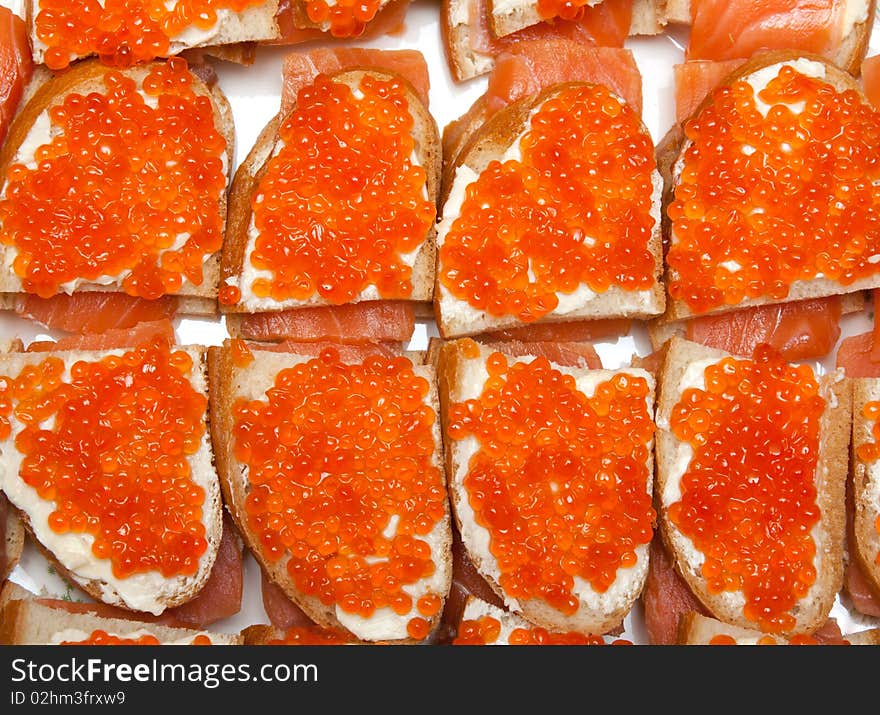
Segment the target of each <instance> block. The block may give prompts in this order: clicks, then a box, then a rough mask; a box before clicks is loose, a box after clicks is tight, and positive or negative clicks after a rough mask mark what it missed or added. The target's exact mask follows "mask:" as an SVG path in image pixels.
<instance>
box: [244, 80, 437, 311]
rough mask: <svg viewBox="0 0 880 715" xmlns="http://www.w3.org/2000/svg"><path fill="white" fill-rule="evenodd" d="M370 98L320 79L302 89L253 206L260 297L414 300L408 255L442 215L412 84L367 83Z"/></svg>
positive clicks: (363, 85) (336, 301) (364, 84)
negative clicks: (417, 127) (420, 140)
mask: <svg viewBox="0 0 880 715" xmlns="http://www.w3.org/2000/svg"><path fill="white" fill-rule="evenodd" d="M359 89H360V92H361V93H362V94H363V97H356V96H355V94H354V93H353V92H352V90H351V88H350V87H348V86H347V85H345V84H341V83H338V82H333V81H332V80H330V79H329V78H328V77H326V76H325V75H319V76H318V77H317V78H316V79H315V81H314V83H313V84H311V85H308V86H306V87H304V88H303V89H301V90H300V91H299V94H298V99H297V104H296V108H295V109H294V110H293V111H292V112H291V113H290V114H289V115H288V116H287V118H286V119H285V120H284V123H283V124H282V125H281V129H280V130H279V140H280V142H282V144H281V147H282V148H281V150H280V151H279V153H278V154H277V155H275V156H273V157H272V158H271V159H270V160H269V162H268V166H267V168H266V172H265V174H264V175H263V178H262V179H261V180H260V183H259V186H258V187H257V190H256V191H255V192H254V196H253V198H252V207H253V221H254V225H255V227H256V229H257V232H258V233H257V236H256V239H255V244H254V248H253V251H252V253H251V255H250V262H251V264H252V265H253V267H254V268H256V269H258V270H260V271H266V272H268V273H269V274H271V276H261V277H258V278H255V279H254V280H253V282H252V284H251V289H252V290H253V292H254V294H255V295H256V296H257V297H259V298H267V297H268V298H271V299H272V300H275V301H279V302H281V301H285V300H295V301H305V300H307V299H309V298H312V297H313V296H315V295H316V294H317V295H319V296H320V297H321V298H323V299H325V300H326V301H328V302H330V303H334V304H337V305H338V304H341V303H348V302H351V301H352V300H354V299H355V298H356V297H357V296H358V295H359V294H360V293H361V292H362V291H364V290H365V289H366V288H367V287H369V286H375V287H376V289H377V290H378V292H379V295H380V297H381V298H385V299H394V298H408V297H409V296H410V295H411V294H412V289H413V285H412V267H411V266H409V265H407V263H406V262H405V260H404V255H406V254H409V253H411V252H413V251H415V250H417V249H418V248H419V247H420V246H421V245H422V244H423V243H424V241H425V238H426V236H427V233H428V230H429V229H430V227H431V226H432V225H433V223H434V220H435V218H436V208H435V206H434V204H433V202H431V201H429V200H428V199H427V197H426V196H425V194H424V191H425V186H426V181H427V174H426V172H425V169H424V168H423V167H422V166H420V165H418V164H414V163H413V161H412V155H413V150H414V148H415V144H414V140H413V137H412V134H411V133H410V132H411V130H412V128H413V121H414V120H413V117H412V114H411V113H410V110H409V104H408V101H407V98H406V90H405V88H404V84H403V82H402V81H400V80H399V79H394V80H381V79H377V78H375V77H372V76H369V75H366V76H364V77H363V79H362V80H361V82H360V85H359Z"/></svg>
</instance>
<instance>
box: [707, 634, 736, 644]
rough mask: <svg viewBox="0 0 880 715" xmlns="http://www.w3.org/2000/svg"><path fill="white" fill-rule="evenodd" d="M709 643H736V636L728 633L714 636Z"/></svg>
mask: <svg viewBox="0 0 880 715" xmlns="http://www.w3.org/2000/svg"><path fill="white" fill-rule="evenodd" d="M709 645H736V638H734V637H733V636H728V635H726V634H720V635H717V636H712V638H711V639H710V640H709Z"/></svg>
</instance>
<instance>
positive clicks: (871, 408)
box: [856, 400, 880, 565]
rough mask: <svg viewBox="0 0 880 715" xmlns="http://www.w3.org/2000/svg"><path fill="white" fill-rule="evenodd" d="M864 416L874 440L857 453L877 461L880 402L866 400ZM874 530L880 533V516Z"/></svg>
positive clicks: (878, 558)
mask: <svg viewBox="0 0 880 715" xmlns="http://www.w3.org/2000/svg"><path fill="white" fill-rule="evenodd" d="M862 417H864V418H865V419H866V420H868V421H869V422H870V423H871V437H873V438H874V441H873V442H864V443H863V444H860V445H859V447H858V449H857V450H856V455H857V456H858V458H859V459H861V460H862V461H863V462H867V463H871V462H876V461H877V460H878V459H880V402H877V401H874V400H872V401H869V402H866V403H865V406H864V407H863V408H862ZM874 530H875V531H876V532H877V534H878V535H880V516H878V517H877V519H876V520H875V521H874ZM874 563H876V564H878V565H880V552H878V553H877V555H876V556H875V557H874Z"/></svg>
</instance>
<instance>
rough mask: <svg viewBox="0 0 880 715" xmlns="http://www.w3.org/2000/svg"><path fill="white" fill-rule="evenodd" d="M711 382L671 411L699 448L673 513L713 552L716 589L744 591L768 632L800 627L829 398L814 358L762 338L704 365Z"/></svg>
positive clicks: (676, 426) (710, 576)
mask: <svg viewBox="0 0 880 715" xmlns="http://www.w3.org/2000/svg"><path fill="white" fill-rule="evenodd" d="M704 379H705V389H697V388H689V389H686V390H685V391H684V392H683V393H682V396H681V399H680V400H679V401H678V403H677V404H676V405H675V407H674V408H673V410H672V415H671V419H670V424H671V428H672V432H673V434H674V435H675V437H676V438H677V439H679V440H681V441H682V442H685V443H687V444H689V445H690V446H691V447H692V448H693V450H694V454H693V457H692V458H691V460H690V462H689V463H688V466H687V471H686V472H685V473H684V475H683V476H682V477H681V483H680V489H681V498H680V499H679V501H676V502H675V503H673V504H671V505H670V506H669V518H670V520H671V521H672V522H673V523H674V524H675V525H676V526H677V527H678V529H680V530H681V532H682V534H684V535H685V536H686V537H688V538H689V539H690V540H691V541H692V542H693V544H694V546H695V547H696V548H697V549H698V550H699V551H701V552H702V553H703V554H704V555H705V560H704V562H703V565H702V574H703V577H704V578H705V579H706V586H707V588H708V590H709V592H710V593H723V592H741V593H742V595H743V596H744V598H745V606H744V609H743V614H744V615H745V617H746V618H747V619H748V620H749V621H753V622H754V623H756V624H757V625H758V627H759V628H760V630H762V631H766V632H768V633H779V632H782V631H786V630H790V629H791V628H793V627H794V625H795V622H796V621H795V617H794V616H793V615H792V613H791V611H792V610H793V609H794V608H795V607H796V605H797V602H798V600H800V599H802V598H804V597H805V596H806V595H807V593H808V592H809V591H810V588H811V587H812V585H813V584H814V583H815V581H816V568H815V565H814V563H813V561H814V558H815V555H816V543H815V541H814V540H813V537H812V535H811V533H810V532H811V530H812V528H813V527H814V526H815V525H816V524H817V523H818V521H819V517H820V510H819V506H818V504H817V503H816V485H815V471H816V464H817V459H818V453H819V421H820V418H821V416H822V412H823V410H824V408H825V400H824V399H823V398H822V397H821V396H820V395H819V385H818V383H817V382H816V379H815V376H814V374H813V372H812V370H811V369H810V368H809V367H808V366H794V365H787V364H786V363H784V362H782V360H781V359H779V357H778V356H777V355H776V354H775V353H773V351H772V350H770V349H769V348H767V347H766V346H761V347H759V348H758V350H757V351H756V352H755V357H754V359H752V360H740V359H734V358H724V359H722V360H720V361H718V362H716V363H713V364H711V365H709V366H708V367H706V369H705V371H704Z"/></svg>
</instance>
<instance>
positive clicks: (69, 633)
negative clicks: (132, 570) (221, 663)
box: [0, 600, 242, 645]
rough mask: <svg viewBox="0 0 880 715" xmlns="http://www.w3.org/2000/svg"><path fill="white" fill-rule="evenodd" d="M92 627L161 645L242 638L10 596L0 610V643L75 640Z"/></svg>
mask: <svg viewBox="0 0 880 715" xmlns="http://www.w3.org/2000/svg"><path fill="white" fill-rule="evenodd" d="M95 631H103V632H104V633H106V634H108V635H110V636H116V637H117V638H125V639H135V640H136V639H137V638H139V637H141V636H153V637H154V638H156V639H157V640H158V641H159V643H160V644H161V645H191V644H192V641H193V639H194V638H196V637H197V636H203V637H207V638H209V639H210V641H211V643H210V644H211V645H240V644H241V643H242V638H241V637H240V636H238V635H232V634H228V633H211V632H209V631H200V630H195V629H193V628H177V627H172V626H165V625H161V624H158V623H142V622H140V621H136V620H128V619H123V618H104V617H102V616H95V615H90V614H83V613H70V612H68V611H65V610H64V609H63V608H55V607H52V606H48V605H46V604H44V603H41V602H40V601H37V600H10V601H9V602H8V603H6V604H5V605H4V606H3V610H2V611H0V644H2V645H60V644H61V643H64V642H70V643H76V642H78V641H83V640H87V639H89V637H90V636H91V635H92V634H93V633H94V632H95ZM205 645H207V643H206V644H205Z"/></svg>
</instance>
